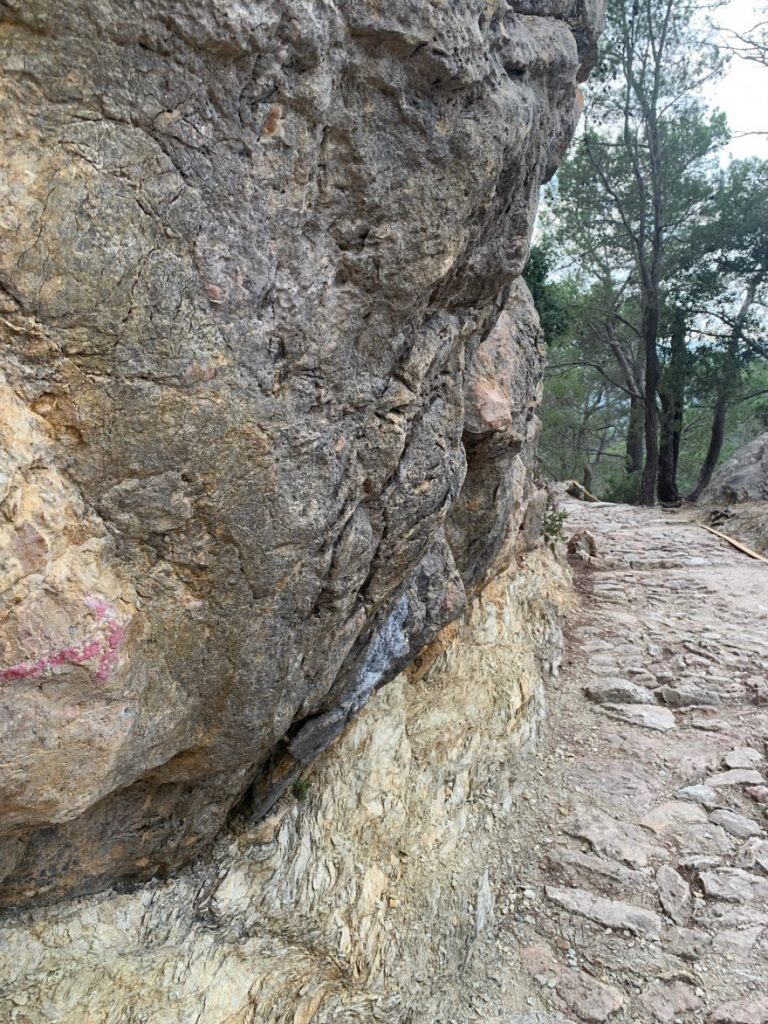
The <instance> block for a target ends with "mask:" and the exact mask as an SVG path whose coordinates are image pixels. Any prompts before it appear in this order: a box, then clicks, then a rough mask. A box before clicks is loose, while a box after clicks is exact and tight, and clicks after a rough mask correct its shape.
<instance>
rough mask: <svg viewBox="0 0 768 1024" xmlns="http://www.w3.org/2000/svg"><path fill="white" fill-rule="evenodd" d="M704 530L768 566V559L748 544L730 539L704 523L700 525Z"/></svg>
mask: <svg viewBox="0 0 768 1024" xmlns="http://www.w3.org/2000/svg"><path fill="white" fill-rule="evenodd" d="M699 526H700V527H701V528H702V530H706V531H707V533H714V535H715V536H716V537H722V539H723V540H727V541H728V543H729V544H732V545H733V547H735V548H738V549H739V551H743V552H744V554H745V555H749V557H750V558H756V559H757V560H758V562H765V564H766V565H768V558H764V557H763V556H762V555H759V554H758V553H757V551H753V550H752V548H748V547H747V545H746V544H742V543H741V541H739V540H736V539H735V538H734V537H729V536H728V534H727V533H721V532H720V530H715V529H714V527H712V526H705V525H704V523H699Z"/></svg>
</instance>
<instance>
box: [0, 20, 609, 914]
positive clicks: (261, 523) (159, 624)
mask: <svg viewBox="0 0 768 1024" xmlns="http://www.w3.org/2000/svg"><path fill="white" fill-rule="evenodd" d="M9 7H10V10H9V9H8V8H9ZM598 7H599V3H598V2H597V0H595V2H594V3H587V4H585V3H581V2H579V3H576V2H568V0H562V2H559V0H541V2H536V0H530V2H517V3H512V4H511V5H510V4H507V3H505V2H503V0H499V2H495V0H493V2H485V0H477V2H467V3H462V4H445V3H437V2H435V3H424V2H411V0H392V2H388V3H386V4H374V3H371V2H368V0H349V2H346V3H344V4H343V5H334V4H331V3H326V2H324V0H316V2H298V0H277V2H260V0H253V2H249V3H242V2H239V0H224V2H218V0H216V2H214V0H157V2H155V3H152V4H149V3H146V2H144V0H119V2H118V0H99V2H98V3H94V2H91V0H65V2H63V3H61V4H56V5H52V4H51V3H50V2H49V0H29V2H26V3H24V4H19V5H6V6H5V7H4V11H5V13H4V14H3V15H2V16H1V17H2V18H3V19H4V20H3V21H2V26H1V30H0V54H1V55H2V60H1V61H0V67H1V68H2V79H1V81H2V90H1V93H0V111H1V112H2V117H1V118H0V134H2V144H1V145H0V197H1V202H0V211H1V212H0V217H1V218H2V228H3V230H2V235H1V237H0V307H1V309H0V314H1V315H0V337H1V338H2V342H3V379H2V395H1V396H0V399H1V400H0V429H1V432H2V434H1V437H2V448H1V450H0V459H1V460H2V461H1V462H0V500H1V501H2V504H1V506H0V508H1V509H2V519H0V537H2V556H3V557H2V572H3V576H2V593H3V598H4V604H3V608H2V615H0V658H1V659H2V661H1V662H0V702H1V703H0V726H2V739H1V746H0V749H2V773H1V775H0V878H3V879H4V881H2V882H0V902H3V903H5V904H18V903H23V902H26V901H30V900H44V899H49V900H50V899H55V898H58V897H60V896H62V895H65V894H71V893H78V892H86V891H93V890H96V889H98V888H101V887H103V886H105V885H107V884H110V883H112V882H114V881H115V880H116V879H120V878H137V877H146V876H149V875H151V874H153V873H155V872H158V871H163V870H168V869H171V868H173V867H175V866H177V865H179V864H181V863H183V862H184V861H186V860H188V859H189V858H190V857H192V856H193V854H194V853H195V852H196V851H197V850H199V849H200V847H201V846H202V845H203V844H206V843H208V842H209V841H210V840H211V838H212V837H213V836H214V835H215V834H216V832H217V830H218V829H219V828H220V826H221V824H222V822H223V821H224V819H225V816H226V814H227V812H228V811H229V809H230V808H231V807H232V805H233V804H234V803H235V802H236V801H237V800H238V799H240V798H241V797H243V794H244V793H246V791H248V794H247V800H248V802H249V804H250V805H251V806H252V807H254V808H255V809H261V808H265V807H267V806H268V805H269V804H270V803H271V802H272V801H273V799H274V797H275V794H276V793H278V792H279V791H280V789H281V787H284V786H285V785H286V784H287V783H288V782H289V781H290V780H291V778H293V777H294V776H295V774H296V772H297V771H298V770H300V769H301V766H302V765H303V764H305V763H306V762H307V761H308V760H309V759H310V758H312V757H313V756H314V755H315V754H316V753H317V752H318V751H319V750H321V749H322V748H323V747H324V746H326V745H327V744H328V743H329V742H330V741H331V740H332V739H333V738H334V737H335V736H337V735H338V734H339V733H340V731H341V729H342V728H343V726H344V724H345V723H346V721H347V720H348V719H349V718H350V716H351V715H352V714H353V713H354V712H355V711H356V710H357V709H358V708H359V707H361V706H362V704H363V703H364V702H365V701H366V699H367V697H368V696H369V694H370V693H371V692H372V690H373V689H375V688H376V687H378V686H379V685H381V684H382V683H384V682H386V681H388V680H389V679H391V678H393V677H394V675H395V674H396V673H397V672H398V671H399V670H400V669H401V668H402V667H403V666H404V665H405V664H406V663H407V662H409V661H411V660H412V659H413V658H414V657H415V655H416V654H417V653H418V651H419V650H420V648H421V647H422V646H423V645H424V643H426V642H427V641H429V640H430V639H432V638H433V637H434V636H435V634H436V633H437V631H438V630H439V629H440V628H441V627H442V626H443V625H444V624H445V623H446V622H448V621H450V620H451V619H453V618H456V616H458V615H459V614H460V613H461V610H462V608H463V606H464V603H465V600H466V595H467V593H469V592H472V591H473V590H476V589H477V588H478V587H479V586H481V585H482V583H483V581H484V580H485V579H486V578H487V577H488V574H489V572H491V571H493V565H494V561H495V560H497V561H496V564H499V560H503V559H504V557H505V556H506V553H508V551H509V549H510V545H511V544H512V542H513V540H514V537H515V535H516V533H517V530H518V527H519V526H520V524H521V522H522V520H523V515H524V504H525V492H526V464H527V462H529V460H530V454H531V446H532V442H533V440H534V438H535V431H536V428H535V419H534V418H533V411H532V410H533V405H534V404H535V399H536V393H537V387H538V351H537V343H538V337H537V328H536V324H535V319H534V318H533V316H532V313H531V310H530V301H529V297H528V296H527V294H526V292H525V289H524V287H523V285H522V284H521V283H520V282H519V281H517V280H516V279H517V277H518V275H519V273H520V271H521V268H522V266H523V264H524V261H525V258H526V254H527V250H528V238H529V233H530V230H531V225H532V220H533V216H534V211H535V207H536V199H537V192H538V186H539V183H540V182H541V180H542V179H544V178H546V177H547V176H548V175H549V174H550V173H551V172H552V171H553V170H554V168H555V166H556V164H557V161H558V159H559V157H560V155H561V153H562V151H563V149H564V147H565V145H566V143H567V141H568V139H569V137H570V135H571V132H572V130H573V126H574V119H575V116H576V110H577V105H578V104H577V92H576V86H575V82H576V80H577V78H578V77H579V76H580V74H583V73H584V71H585V66H586V65H587V64H588V63H589V61H590V60H591V59H592V50H593V39H594V29H595V23H596V21H597V20H598V17H599V11H598V9H597V8H598ZM503 309H505V312H504V314H503V316H502V317H501V318H499V314H500V312H501V311H502V310H503ZM497 320H499V323H498V324H497V325H496V327H495V329H493V328H494V325H495V324H496V321H497ZM492 329H493V330H492ZM254 779H255V782H254Z"/></svg>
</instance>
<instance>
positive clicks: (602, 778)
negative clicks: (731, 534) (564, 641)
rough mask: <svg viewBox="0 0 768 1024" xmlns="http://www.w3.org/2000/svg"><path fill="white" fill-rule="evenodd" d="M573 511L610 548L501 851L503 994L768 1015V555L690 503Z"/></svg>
mask: <svg viewBox="0 0 768 1024" xmlns="http://www.w3.org/2000/svg"><path fill="white" fill-rule="evenodd" d="M567 509H568V513H569V518H568V522H567V532H568V533H569V534H570V533H571V532H573V531H574V530H578V529H586V530H589V531H590V533H592V534H593V536H594V537H595V539H596V541H597V548H598V557H597V558H596V559H593V560H592V562H591V564H590V565H589V566H588V567H585V568H578V569H577V579H578V588H579V591H580V597H581V601H580V607H579V608H578V609H577V610H575V611H574V613H573V615H572V618H571V622H570V624H569V638H568V648H567V650H568V661H567V663H566V665H565V667H564V670H563V673H562V675H561V678H560V680H559V681H558V683H557V684H556V686H555V687H553V688H552V690H551V692H550V698H549V702H550V706H549V709H548V719H547V725H546V738H545V741H544V744H543V748H542V750H541V751H540V753H539V756H538V757H537V758H536V760H535V761H532V762H531V767H530V770H529V771H528V772H527V773H525V776H524V780H523V782H522V783H521V786H520V791H519V792H518V793H517V794H516V799H517V801H518V803H519V814H518V816H517V820H518V821H519V823H520V824H519V828H518V830H517V834H516V835H515V836H514V841H513V843H512V844H511V845H510V848H509V849H508V850H507V851H505V852H504V854H503V855H502V858H501V861H500V863H499V864H498V865H496V867H497V869H498V871H497V872H496V873H495V876H496V877H497V878H505V879H512V883H513V884H511V885H509V884H508V882H507V883H505V884H504V885H503V886H501V887H499V888H498V891H497V892H496V893H495V896H496V913H497V915H501V921H502V925H501V929H500V933H498V948H499V950H500V952H501V953H502V955H503V959H504V962H505V963H506V964H507V965H508V971H509V972H510V974H508V975H507V977H508V978H510V977H511V980H509V981H508V982H507V983H506V985H505V987H506V989H507V991H506V992H505V993H504V998H503V999H502V1000H500V1002H501V1003H502V1004H504V1005H505V1006H506V1007H510V1008H511V1007H514V1008H515V1010H516V1012H515V1013H513V1014H512V1018H511V1019H512V1020H514V1021H516V1022H519V1024H534V1022H535V1024H554V1022H556V1021H603V1020H610V1021H611V1022H620V1021H632V1022H642V1024H645V1022H649V1024H650V1022H653V1021H662V1022H664V1021H672V1022H675V1021H680V1022H685V1024H688V1022H704V1021H706V1022H708V1024H765V1022H768V838H767V833H768V783H766V774H768V764H767V763H766V753H768V751H767V749H766V744H768V568H767V567H766V566H765V565H761V564H759V563H757V562H754V561H751V560H750V559H749V558H747V557H745V556H743V555H741V554H739V553H738V552H736V551H735V550H733V549H731V548H730V547H728V545H726V544H725V543H723V542H721V541H719V540H718V539H717V538H715V537H712V536H710V535H708V534H706V533H705V532H704V531H703V530H701V529H699V528H698V527H697V526H696V525H695V524H694V523H693V522H692V521H690V519H687V518H686V515H685V513H663V512H660V511H654V510H639V509H632V508H627V507H621V506H607V505H595V506H590V505H584V504H580V503H578V502H573V503H569V504H568V505H567ZM488 1019H490V1018H488ZM501 1019H502V1018H499V1020H501ZM503 1019H504V1021H505V1022H506V1021H507V1020H509V1019H510V1018H509V1017H508V1016H507V1015H505V1016H504V1018H503Z"/></svg>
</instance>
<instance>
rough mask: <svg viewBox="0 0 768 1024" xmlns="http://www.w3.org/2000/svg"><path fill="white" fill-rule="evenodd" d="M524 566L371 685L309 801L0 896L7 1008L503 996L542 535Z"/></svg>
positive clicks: (332, 1009) (452, 1002) (424, 1010)
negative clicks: (185, 844) (115, 865)
mask: <svg viewBox="0 0 768 1024" xmlns="http://www.w3.org/2000/svg"><path fill="white" fill-rule="evenodd" d="M526 565H527V568H526V571H525V572H521V573H508V574H504V575H501V576H499V577H498V578H497V579H495V580H494V581H493V582H492V583H491V584H490V586H489V587H487V588H486V589H485V591H484V592H483V595H482V596H481V597H480V598H476V599H474V600H472V602H471V603H470V607H469V608H468V610H467V613H466V614H465V616H464V617H463V618H462V619H461V620H460V621H459V622H456V623H454V624H453V625H452V626H451V627H450V628H449V629H448V630H446V631H444V633H443V634H442V636H441V638H440V640H439V642H437V643H436V644H434V645H432V646H430V647H429V648H427V649H426V651H425V652H424V653H423V654H422V657H421V658H420V659H419V660H418V662H417V663H416V665H414V666H412V667H411V668H410V669H409V670H408V673H407V674H406V673H403V674H401V675H400V676H399V677H398V678H397V679H395V680H394V681H393V682H392V683H391V684H390V685H389V686H386V687H384V688H383V689H381V690H380V691H379V692H378V693H376V694H374V695H373V698H372V699H371V701H370V702H369V704H368V705H367V707H366V708H364V709H363V711H362V713H361V714H360V715H359V716H357V717H356V718H355V720H354V721H353V722H352V723H350V724H349V725H348V726H347V728H346V729H345V731H344V732H343V734H342V736H341V737H340V738H339V740H338V741H337V742H336V743H335V744H334V745H333V746H332V747H331V749H330V750H328V751H326V752H325V753H324V754H322V755H321V756H320V758H318V760H317V761H316V762H315V764H314V765H313V768H312V771H311V774H310V775H309V782H310V784H309V786H308V787H306V788H304V789H302V788H298V789H297V795H299V796H303V799H297V798H296V796H294V795H293V794H292V793H288V794H286V795H285V796H284V797H283V798H282V799H281V801H279V803H278V804H277V806H276V808H275V809H273V811H272V812H271V813H270V814H269V815H268V816H267V817H266V818H265V819H263V820H262V821H261V822H259V823H254V822H249V821H247V820H243V821H239V822H237V823H236V825H235V827H234V828H233V830H232V831H231V832H230V833H228V834H225V835H222V836H221V837H220V838H219V839H218V841H216V842H215V844H214V846H213V848H212V850H211V851H210V852H209V853H208V854H206V856H205V857H202V858H199V859H198V861H197V862H196V863H195V864H193V865H191V866H188V867H186V868H184V869H183V870H181V871H180V872H179V873H178V875H177V876H176V877H174V878H171V879H168V880H165V881H160V880H153V881H151V882H148V883H146V884H144V885H141V886H138V887H135V889H133V890H132V891H131V892H128V893H114V892H111V893H100V894H98V895H95V896H85V897H81V898H80V899H77V900H73V901H65V902H62V903H59V904H58V905H56V906H51V907H45V908H39V907H36V908H31V909H23V910H17V911H14V912H13V914H12V915H11V914H7V915H6V919H5V920H3V921H0V1020H1V1021H3V1024H5V1022H6V1021H8V1022H9V1024H11V1022H14V1021H17V1022H18V1024H27V1022H30V1024H122V1022H125V1021H128V1020H130V1021H136V1022H138V1021H147V1022H149V1021H151V1022H152V1024H156V1022H157V1024H191V1022H193V1021H194V1022H196V1024H255V1022H258V1024H310V1022H311V1024H368V1022H371V1024H373V1022H377V1024H404V1022H406V1021H414V1022H420V1024H421V1022H423V1024H427V1022H429V1024H432V1022H433V1021H438V1020H452V1019H457V1020H472V1019H473V1018H475V1019H482V1020H493V1019H494V1016H495V1015H494V1014H493V1013H492V1012H491V1010H492V1008H494V1007H498V1008H499V1010H501V1009H502V1008H508V1007H509V1005H510V1002H509V1001H508V999H507V998H506V997H503V996H502V993H501V990H500V987H499V985H498V984H494V983H492V982H491V981H489V977H488V975H489V973H490V974H493V975H494V976H498V978H499V979H501V980H502V981H504V980H505V979H506V976H507V974H508V965H506V966H504V967H503V968H502V967H500V966H499V951H498V949H497V944H496V939H497V931H498V926H499V922H500V920H502V918H501V913H500V909H499V907H498V903H497V901H498V899H499V896H498V890H499V887H500V886H501V887H503V885H504V875H503V874H502V873H501V872H500V870H499V869H498V867H497V866H495V859H496V858H497V856H498V851H499V850H507V849H509V847H510V843H511V838H512V837H513V836H514V834H515V830H516V827H517V823H518V821H519V818H520V815H519V814H518V812H517V810H516V808H515V807H514V788H515V785H516V784H518V783H519V778H520V777H524V775H525V771H524V769H523V768H522V766H521V763H520V761H521V759H520V758H519V757H516V756H515V755H516V754H518V753H519V751H520V748H521V746H523V745H525V744H526V743H528V741H529V740H531V739H532V737H533V733H534V731H535V729H536V725H537V721H538V718H539V716H540V715H541V710H542V704H541V701H542V689H543V683H544V681H545V680H549V675H550V669H551V667H552V662H553V660H554V661H555V662H556V661H557V658H558V653H559V651H560V648H561V644H562V634H561V631H560V619H561V614H562V610H563V605H564V602H565V601H566V600H567V599H569V597H570V586H569V583H570V581H569V579H568V576H567V573H566V572H565V570H564V569H563V568H562V566H561V565H560V564H559V563H558V562H557V561H556V559H555V558H554V557H553V556H552V554H551V553H550V552H549V551H548V549H546V548H541V549H539V550H538V551H536V552H533V553H532V554H531V555H530V556H529V557H528V559H527V563H526ZM468 954H469V955H468ZM491 997H493V998H491ZM479 1010H481V1011H482V1015H481V1016H480V1017H478V1011H479ZM517 1019H518V1018H517V1017H516V1016H514V1015H513V1016H512V1017H510V1016H509V1015H508V1013H503V1014H502V1013H499V1024H501V1022H503V1024H508V1022H509V1021H510V1020H517ZM522 1019H523V1020H528V1019H530V1020H531V1021H534V1022H535V1021H537V1020H539V1019H541V1020H544V1021H549V1020H552V1021H554V1020H557V1019H562V1020H563V1021H565V1018H556V1017H552V1018H550V1017H548V1016H545V1017H542V1018H539V1017H538V1016H537V1015H536V1014H535V1013H534V1014H532V1016H531V1017H530V1018H527V1017H522Z"/></svg>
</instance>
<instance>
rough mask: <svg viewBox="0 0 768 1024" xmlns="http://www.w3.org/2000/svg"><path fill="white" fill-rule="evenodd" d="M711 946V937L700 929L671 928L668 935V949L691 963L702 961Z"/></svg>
mask: <svg viewBox="0 0 768 1024" xmlns="http://www.w3.org/2000/svg"><path fill="white" fill-rule="evenodd" d="M711 945H712V938H711V936H710V935H708V934H707V933H706V932H703V931H700V930H698V929H694V928H670V930H669V933H668V934H667V941H666V949H667V950H668V951H669V952H670V953H671V954H672V955H673V956H679V957H680V959H681V960H688V961H689V963H694V962H695V961H696V960H700V959H701V958H702V957H703V956H704V955H705V954H706V952H707V950H708V949H709V947H710V946H711Z"/></svg>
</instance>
